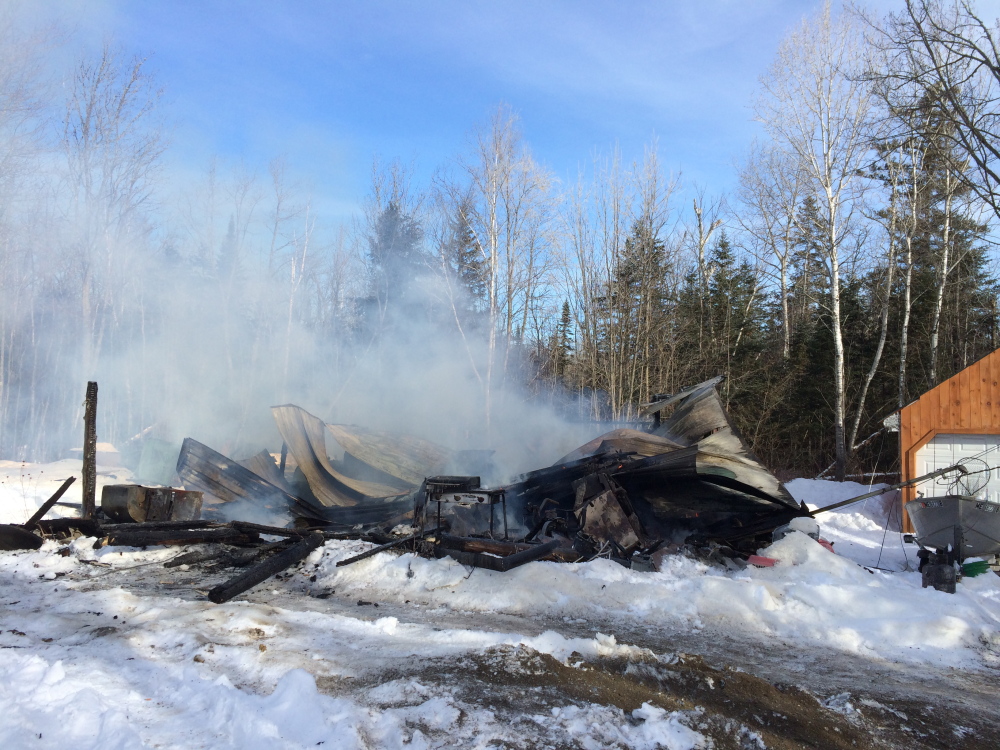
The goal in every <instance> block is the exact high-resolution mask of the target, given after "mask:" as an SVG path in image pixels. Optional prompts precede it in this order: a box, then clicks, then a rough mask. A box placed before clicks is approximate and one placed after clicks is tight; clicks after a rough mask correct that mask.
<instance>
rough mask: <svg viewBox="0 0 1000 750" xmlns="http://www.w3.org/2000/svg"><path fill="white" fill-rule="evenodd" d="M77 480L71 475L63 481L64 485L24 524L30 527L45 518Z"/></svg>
mask: <svg viewBox="0 0 1000 750" xmlns="http://www.w3.org/2000/svg"><path fill="white" fill-rule="evenodd" d="M75 481H76V477H70V478H69V479H67V480H66V481H65V482H63V483H62V485H60V487H59V489H57V490H56V491H55V494H53V495H52V497H50V498H49V499H48V500H46V501H45V502H44V503H43V504H42V507H41V508H39V509H38V510H37V511H35V514H34V515H33V516H32V517H31V518H29V519H28V521H27V523H25V524H24V525H25V527H26V528H29V529H30V528H32V527H33V526H34V525H35V524H37V523H38V522H39V521H41V520H42V519H43V518H45V514H46V513H48V512H49V511H50V510H52V507H53V506H54V505H55V504H56V503H58V502H59V498H61V497H62V496H63V495H65V494H66V490H68V489H69V488H70V486H71V485H72V484H73V482H75Z"/></svg>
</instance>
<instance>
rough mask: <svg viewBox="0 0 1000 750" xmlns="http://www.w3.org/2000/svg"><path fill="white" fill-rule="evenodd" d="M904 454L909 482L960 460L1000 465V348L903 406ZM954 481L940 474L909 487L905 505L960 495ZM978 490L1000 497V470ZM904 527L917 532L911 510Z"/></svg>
mask: <svg viewBox="0 0 1000 750" xmlns="http://www.w3.org/2000/svg"><path fill="white" fill-rule="evenodd" d="M899 455H900V473H901V475H902V476H901V478H902V479H903V481H906V480H909V479H913V478H915V477H918V476H922V475H923V474H927V473H930V472H932V471H935V470H936V469H943V468H945V467H947V466H951V465H953V464H956V463H959V462H960V461H970V462H971V463H975V464H976V467H977V468H979V467H982V466H983V464H982V463H980V461H984V462H985V463H986V464H988V465H989V466H990V467H998V466H1000V349H998V350H996V351H994V352H993V353H991V354H988V355H986V356H985V357H983V358H982V359H981V360H979V361H978V362H975V363H973V364H971V365H969V366H968V367H966V368H965V369H964V370H962V371H961V372H960V373H958V374H956V375H955V376H953V377H951V378H948V380H945V381H944V382H943V383H941V384H939V385H938V386H936V387H934V388H932V389H931V390H929V391H927V392H926V393H925V394H924V395H923V396H921V397H920V398H918V399H917V400H916V401H913V402H912V403H910V404H907V405H906V406H904V407H903V408H902V409H901V410H900V412H899ZM973 459H976V460H974V461H973ZM950 485H951V480H949V479H944V478H938V479H931V480H925V481H924V482H920V483H919V484H917V485H910V486H907V487H904V488H903V498H902V499H903V507H904V508H905V507H906V503H908V502H911V501H913V500H916V499H917V498H918V497H940V496H942V495H948V494H954V493H953V490H954V488H953V487H951V486H950ZM976 494H977V496H980V497H983V498H984V499H988V500H991V501H993V502H1000V469H997V468H994V469H993V471H992V472H991V473H990V475H989V483H988V484H986V485H985V487H983V488H982V489H981V490H980V491H979V492H977V493H976ZM904 530H905V531H908V532H912V531H913V527H912V525H911V524H910V519H909V516H908V515H906V514H904Z"/></svg>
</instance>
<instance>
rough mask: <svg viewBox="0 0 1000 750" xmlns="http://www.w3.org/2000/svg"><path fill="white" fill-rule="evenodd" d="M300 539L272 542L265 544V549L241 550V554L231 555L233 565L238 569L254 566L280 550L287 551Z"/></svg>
mask: <svg viewBox="0 0 1000 750" xmlns="http://www.w3.org/2000/svg"><path fill="white" fill-rule="evenodd" d="M297 541H299V540H298V539H282V540H281V541H278V542H270V543H269V544H265V545H264V546H263V547H257V548H256V549H247V550H241V551H239V552H232V553H230V555H229V558H230V560H231V561H232V564H233V565H235V566H236V567H238V568H245V567H246V566H248V565H253V564H254V563H257V562H260V561H261V560H263V559H264V558H265V557H267V556H268V555H270V554H271V553H273V552H275V551H276V550H280V549H287V548H289V547H291V546H292V545H293V544H295V543H296V542H297Z"/></svg>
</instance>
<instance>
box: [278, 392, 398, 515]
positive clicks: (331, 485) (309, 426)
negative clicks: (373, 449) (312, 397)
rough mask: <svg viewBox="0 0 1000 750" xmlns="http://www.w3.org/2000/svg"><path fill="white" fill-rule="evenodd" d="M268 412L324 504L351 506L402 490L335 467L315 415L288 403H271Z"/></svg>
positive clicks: (323, 431)
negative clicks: (359, 478) (351, 475)
mask: <svg viewBox="0 0 1000 750" xmlns="http://www.w3.org/2000/svg"><path fill="white" fill-rule="evenodd" d="M271 413H272V414H273V415H274V421H275V422H276V423H277V425H278V432H280V433H281V437H282V439H283V440H284V441H285V444H286V445H287V446H288V452H289V453H291V454H292V455H293V456H294V457H295V462H296V464H298V467H299V470H300V471H301V472H302V473H303V474H304V475H305V478H306V481H307V482H308V483H309V489H311V490H312V492H313V495H315V497H316V499H317V500H318V501H319V502H320V503H322V504H323V505H324V506H326V507H333V506H353V505H357V504H358V503H359V502H363V501H365V500H369V499H374V498H384V497H393V496H398V495H401V494H403V493H402V492H401V491H400V490H399V488H398V487H390V486H388V485H383V484H376V483H374V482H365V481H362V480H358V479H353V478H351V477H349V476H347V475H346V474H344V473H342V472H340V471H338V470H337V469H336V468H335V467H334V466H333V464H332V463H331V461H330V458H329V456H327V453H326V437H325V433H326V426H325V424H324V422H323V420H321V419H320V418H319V417H316V416H314V415H312V414H310V413H309V412H307V411H306V410H305V409H302V408H300V407H298V406H294V405H292V404H286V405H284V406H274V407H272V408H271ZM352 453H353V451H352Z"/></svg>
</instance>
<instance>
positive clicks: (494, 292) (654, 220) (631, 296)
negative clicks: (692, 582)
mask: <svg viewBox="0 0 1000 750" xmlns="http://www.w3.org/2000/svg"><path fill="white" fill-rule="evenodd" d="M897 5H898V8H897V9H896V10H895V11H894V12H892V13H890V14H888V15H882V14H876V13H870V12H868V11H865V10H864V8H863V6H860V7H843V8H841V7H839V6H828V7H827V8H826V9H825V10H822V11H821V12H819V13H818V14H816V15H813V16H810V17H807V18H805V19H803V20H802V21H801V22H799V23H796V24H794V25H793V26H792V27H791V30H790V32H789V33H788V35H787V36H786V37H785V39H784V41H783V43H782V44H781V46H780V49H779V51H778V54H777V55H776V56H775V58H774V60H773V62H772V64H771V66H770V68H769V70H768V71H767V72H766V73H765V74H764V75H763V76H761V78H760V81H759V85H758V88H757V91H756V94H755V95H754V97H753V98H752V100H750V101H748V102H746V105H747V108H746V113H747V118H749V119H753V120H755V121H756V122H757V123H759V125H760V133H761V134H762V135H761V136H760V137H759V138H758V139H756V140H755V141H753V142H750V143H747V144H746V148H745V151H744V152H743V154H742V156H741V158H740V159H739V160H738V161H737V162H736V163H734V164H733V165H732V169H733V170H734V171H735V172H734V173H735V175H736V178H735V179H734V181H733V184H734V185H736V187H735V189H732V190H728V191H726V192H720V191H717V190H714V189H713V187H712V186H711V185H698V184H695V183H693V182H690V181H687V180H686V179H685V177H684V175H683V174H682V173H680V172H679V170H678V168H677V166H676V165H674V164H671V163H667V160H666V159H665V158H664V157H663V154H664V153H665V152H666V151H667V150H668V149H666V148H665V146H666V145H667V144H664V143H662V142H657V141H656V139H655V138H652V139H651V140H650V142H649V143H648V146H647V147H646V149H645V151H644V153H640V154H626V153H622V151H621V149H620V148H618V147H616V146H615V145H614V144H608V146H607V148H605V149H603V150H600V151H595V152H592V153H581V154H580V155H579V159H580V165H581V166H580V169H579V172H578V173H577V174H575V175H573V176H572V178H569V177H567V176H566V175H557V174H554V173H553V172H552V171H551V170H550V169H549V168H547V167H546V165H545V159H544V156H543V155H542V154H538V153H535V152H533V150H532V147H531V144H530V143H529V142H528V139H527V138H526V136H525V135H524V129H523V128H524V127H525V126H526V125H527V123H523V122H522V121H521V119H520V117H519V114H518V112H517V111H516V110H515V109H514V108H513V107H511V106H509V105H508V104H505V103H502V102H501V103H497V104H496V106H495V107H494V108H493V109H492V110H491V111H489V112H484V113H483V117H482V119H481V121H480V122H478V123H470V124H469V131H468V136H467V138H466V139H465V140H464V141H463V142H457V143H455V149H454V152H455V156H454V158H453V159H451V160H450V161H448V162H447V163H443V164H440V165H432V166H433V167H434V169H433V171H432V172H430V171H421V170H418V169H415V168H414V166H413V165H412V164H411V163H410V162H408V161H406V159H405V158H395V157H394V155H392V154H388V155H387V154H383V155H381V156H379V157H376V158H374V159H373V162H372V168H371V174H370V179H369V180H368V182H369V185H370V186H369V188H368V191H367V194H366V195H364V196H358V202H357V206H356V209H355V210H354V212H353V216H352V217H351V218H350V219H348V220H343V221H339V220H338V221H332V220H329V219H328V218H326V217H325V216H324V215H323V213H322V212H321V211H318V210H317V208H316V207H315V206H314V204H313V196H312V195H311V194H310V191H309V188H308V187H307V186H304V185H303V183H302V182H301V181H300V180H298V178H297V176H296V175H295V174H294V173H293V172H292V171H291V170H290V169H289V168H288V166H287V164H286V163H285V162H284V161H283V160H282V159H281V158H280V156H279V157H276V158H275V159H274V160H273V161H271V162H270V163H266V164H251V163H245V162H244V163H233V162H229V161H223V160H217V161H213V162H211V163H209V164H206V165H205V167H204V169H203V170H202V172H201V173H200V174H187V175H183V176H179V175H176V174H170V173H169V170H168V168H167V166H166V165H167V161H166V159H165V157H166V156H167V155H168V154H169V150H170V149H171V134H170V103H169V91H164V90H162V89H161V86H160V84H159V83H158V81H157V79H156V76H155V75H154V74H153V73H152V72H151V70H150V65H149V62H148V59H147V57H146V56H147V55H148V54H149V53H150V52H153V51H150V50H131V49H127V48H124V47H122V46H120V45H119V44H117V43H116V42H115V41H114V40H109V41H108V42H107V43H106V44H105V45H104V46H103V48H102V49H100V50H99V51H98V52H97V53H96V54H93V55H89V56H87V57H85V58H83V59H76V60H67V61H66V62H65V65H63V66H62V67H59V66H55V65H53V64H48V63H47V64H41V61H42V60H43V59H45V60H49V59H50V58H52V51H53V50H54V49H56V48H58V47H59V45H60V44H61V39H62V37H61V36H60V35H61V34H62V32H60V31H59V30H53V29H49V28H29V27H26V26H25V25H24V24H22V23H15V22H14V21H13V20H12V19H5V20H3V19H0V36H2V41H0V58H2V59H0V457H2V458H7V459H17V460H30V461H42V460H52V459H53V458H58V457H62V456H64V455H65V454H66V452H67V451H68V450H70V449H72V448H74V447H76V444H78V442H79V437H78V433H79V430H80V428H79V425H80V421H79V420H80V418H81V413H82V405H81V402H82V398H83V386H84V384H85V382H86V381H87V380H96V381H98V382H100V384H101V397H102V401H101V407H100V408H101V411H100V417H99V425H100V430H101V435H102V438H101V439H102V440H108V441H109V442H112V443H114V444H115V445H117V446H119V447H122V446H125V445H127V443H128V442H129V441H130V440H131V439H133V438H134V437H135V436H137V435H141V434H143V432H144V431H147V430H150V429H153V430H157V431H159V432H160V433H162V434H164V435H165V436H169V437H171V438H176V439H179V438H181V437H184V436H185V435H186V434H190V433H192V432H193V431H196V428H195V427H193V426H192V425H194V424H196V423H197V424H199V425H200V426H199V427H198V428H197V429H199V430H201V433H198V434H205V435H206V436H207V438H206V439H216V434H217V435H218V438H217V439H218V442H219V444H220V445H222V444H223V442H224V441H228V442H227V443H225V447H226V449H227V453H229V454H230V455H235V454H241V453H246V454H247V455H249V453H250V452H251V449H259V447H258V446H259V444H261V443H263V442H266V440H268V439H270V438H269V436H268V435H267V434H266V433H265V432H263V430H264V428H261V427H260V426H259V425H260V424H261V423H262V422H263V421H264V420H268V419H269V414H268V409H267V407H269V406H272V405H275V404H282V403H288V402H290V401H293V400H295V401H296V402H297V403H303V404H304V405H307V406H310V408H311V409H312V411H313V412H315V413H320V414H322V415H324V416H326V415H328V414H330V413H333V412H336V413H337V414H338V415H339V418H341V419H343V420H345V421H349V420H355V421H359V422H360V420H361V416H360V413H361V412H364V413H366V414H367V415H368V416H369V417H370V416H371V415H373V414H379V415H381V416H378V417H377V418H375V421H376V422H378V420H382V421H383V422H384V421H386V420H389V419H391V418H392V417H393V415H394V414H395V415H397V416H401V418H402V415H406V414H409V413H410V411H409V408H410V406H411V405H412V403H413V402H416V401H419V400H420V399H421V397H422V396H421V394H424V393H434V394H435V398H436V401H435V404H436V405H435V407H434V408H435V409H437V410H443V411H445V412H447V411H448V410H452V411H458V410H461V412H462V415H463V417H464V418H466V419H467V423H465V424H463V426H462V427H461V428H458V427H452V428H449V429H452V430H454V432H452V433H450V434H443V435H438V437H440V438H441V441H442V442H445V443H447V442H451V443H459V442H461V441H462V440H463V439H464V438H466V437H469V436H472V437H470V438H469V439H473V438H474V439H476V440H480V437H478V436H477V433H476V430H482V431H483V437H481V440H480V442H482V443H483V444H486V443H488V442H489V434H490V430H491V429H494V428H495V429H496V430H501V429H503V430H504V431H505V432H506V434H509V432H510V430H511V425H510V424H509V423H510V419H511V418H510V416H509V415H510V414H511V413H521V412H518V411H517V410H518V409H522V410H523V409H524V407H525V406H527V407H528V408H529V409H530V410H531V411H533V412H536V413H543V412H544V413H545V414H548V415H551V416H552V418H553V419H559V420H564V421H565V422H567V423H573V424H577V423H579V424H586V423H589V422H602V423H609V422H611V423H621V424H628V423H630V422H634V421H635V420H637V419H639V410H640V407H641V405H642V404H643V403H645V402H648V401H650V400H651V398H652V396H653V395H654V394H659V393H672V392H675V391H676V390H678V389H680V388H682V387H684V386H687V385H691V384H694V383H697V382H699V381H702V380H706V379H708V378H711V377H714V376H716V375H724V376H725V379H724V381H723V383H722V385H721V386H720V393H721V394H722V396H723V398H724V400H725V406H726V408H727V409H728V410H729V412H730V413H731V414H732V415H733V418H734V419H735V420H736V421H737V426H738V428H739V429H740V431H741V432H742V434H743V436H744V437H745V438H746V440H747V442H748V443H749V445H750V446H751V447H752V449H753V450H754V452H755V453H756V454H757V456H758V457H759V458H760V459H761V460H762V461H763V462H764V463H765V464H766V465H767V466H769V467H770V468H771V469H772V470H774V471H776V472H778V473H779V476H782V477H791V476H816V475H818V474H820V473H821V472H825V476H828V477H831V478H833V477H837V478H841V479H842V478H844V477H846V476H858V475H866V474H872V473H878V474H882V473H884V474H891V473H893V472H896V471H898V447H897V442H896V441H897V437H896V435H895V434H894V433H893V432H891V431H888V430H886V429H885V428H884V424H883V421H884V420H885V419H886V418H887V417H889V416H890V415H892V414H893V413H894V412H895V411H896V410H897V409H898V408H899V407H900V406H902V405H904V404H906V403H908V402H909V401H911V400H912V399H914V398H916V397H918V396H919V395H920V394H921V393H923V392H924V391H926V390H927V389H929V388H931V387H932V386H934V385H936V384H937V383H939V382H941V381H942V380H945V379H947V378H948V377H950V376H951V375H953V374H955V373H956V372H958V371H959V370H961V369H963V368H964V367H966V366H967V365H969V364H971V363H972V362H974V361H975V360H977V359H978V358H980V357H982V356H984V355H986V354H987V353H989V352H991V351H993V350H994V349H996V348H997V347H998V346H1000V318H998V309H997V305H998V295H1000V285H998V284H1000V281H998V278H1000V277H998V269H997V266H996V259H997V253H996V249H995V244H994V243H995V237H996V231H995V230H996V227H997V222H998V220H1000V56H998V53H997V46H996V45H997V42H998V36H1000V27H998V25H997V21H996V19H993V18H989V17H984V16H982V15H980V14H979V11H978V10H977V8H976V6H975V4H973V3H969V2H965V1H964V0H961V1H958V2H951V1H950V0H910V1H908V2H904V0H900V2H899V3H898V4H897ZM423 167H427V165H423ZM425 175H429V176H426V177H425ZM515 405H516V406H515ZM209 415H210V416H209ZM448 416H449V418H452V417H454V416H455V415H454V414H449V415H448ZM199 420H200V421H199ZM370 421H371V419H369V422H370ZM452 421H453V420H452ZM374 426H378V424H376V425H374ZM407 427H408V429H410V431H413V432H417V433H419V432H421V430H424V431H425V432H426V431H428V430H434V429H435V424H434V422H433V420H431V421H424V422H423V427H421V426H420V425H414V424H410V425H408V426H407ZM213 430H216V431H217V433H213ZM461 430H464V431H461ZM234 436H236V437H235V438H234ZM234 440H235V442H233V441H234ZM459 447H462V446H459ZM473 447H475V446H473ZM529 468H530V467H529Z"/></svg>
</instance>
